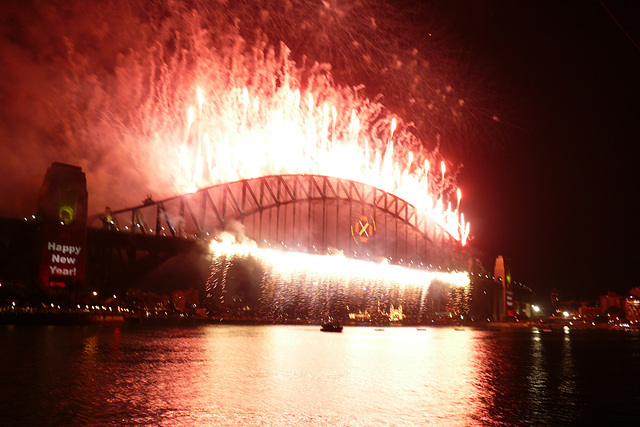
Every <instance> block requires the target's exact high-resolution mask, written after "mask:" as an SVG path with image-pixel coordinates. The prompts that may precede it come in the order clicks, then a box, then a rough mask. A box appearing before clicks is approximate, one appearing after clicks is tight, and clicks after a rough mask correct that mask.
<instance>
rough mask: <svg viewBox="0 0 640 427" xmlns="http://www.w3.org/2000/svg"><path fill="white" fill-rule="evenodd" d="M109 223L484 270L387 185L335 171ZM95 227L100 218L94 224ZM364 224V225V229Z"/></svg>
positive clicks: (198, 196) (175, 201)
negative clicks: (222, 234) (223, 234)
mask: <svg viewBox="0 0 640 427" xmlns="http://www.w3.org/2000/svg"><path fill="white" fill-rule="evenodd" d="M100 219H101V220H102V222H101V225H102V226H103V227H104V228H105V229H107V230H111V231H114V232H120V233H131V234H140V235H143V236H158V237H163V236H166V237H174V238H186V239H204V240H208V239H212V238H214V236H217V235H218V234H219V233H220V232H222V231H230V232H232V233H234V234H236V237H237V238H239V239H241V238H249V239H252V240H254V241H255V242H257V244H258V245H259V246H262V247H268V246H271V247H278V248H282V249H285V248H286V249H292V250H296V251H300V252H302V251H306V252H309V253H319V254H325V253H330V252H333V251H336V250H338V251H343V252H344V254H345V256H347V257H352V258H357V259H369V260H379V259H380V258H382V257H384V258H387V259H388V260H389V261H390V262H391V263H394V264H402V265H405V266H415V267H424V268H434V269H437V268H439V269H451V270H454V269H455V270H465V271H471V272H473V271H474V270H475V271H478V272H479V271H481V269H482V267H481V266H480V264H479V263H478V262H476V261H475V260H474V259H473V258H472V257H470V256H469V255H468V254H467V253H466V251H465V250H464V248H463V247H462V246H461V245H460V243H459V242H458V241H457V240H456V239H454V238H453V237H452V236H451V235H450V234H449V233H448V232H447V231H446V230H445V229H444V228H443V227H442V226H441V225H439V224H438V223H436V222H435V221H434V220H432V219H431V218H429V217H428V216H426V215H425V214H424V213H422V212H420V211H419V210H418V209H417V208H416V207H415V206H413V205H412V204H410V203H408V202H406V201H405V200H403V199H401V198H399V197H397V196H395V195H393V194H391V193H388V192H386V191H383V190H380V189H379V188H376V187H373V186H370V185H367V184H364V183H361V182H356V181H351V180H348V179H341V178H335V177H328V176H319V175H274V176H266V177H260V178H253V179H245V180H240V181H236V182H230V183H224V184H218V185H214V186H211V187H208V188H204V189H201V190H199V191H197V192H195V193H191V194H185V195H180V196H175V197H172V198H168V199H165V200H162V201H152V200H146V201H145V203H144V204H143V205H141V206H137V207H134V208H126V209H121V210H117V211H110V210H107V211H106V212H105V214H104V215H103V216H101V218H100ZM94 225H95V224H94ZM363 229H364V231H363Z"/></svg>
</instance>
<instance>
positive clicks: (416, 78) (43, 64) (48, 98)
mask: <svg viewBox="0 0 640 427" xmlns="http://www.w3.org/2000/svg"><path fill="white" fill-rule="evenodd" d="M231 3H233V4H231ZM393 11H394V9H393V8H391V7H389V6H385V5H384V3H380V2H363V3H359V4H358V5H350V2H344V3H342V2H323V3H321V2H319V3H317V4H316V3H309V2H296V1H290V2H285V3H283V4H282V5H280V4H279V3H275V2H274V4H270V3H269V4H268V5H267V6H263V7H262V9H257V7H256V6H253V3H252V2H246V3H244V2H229V4H227V3H226V2H220V3H219V4H214V5H212V4H211V3H210V2H206V3H204V2H203V3H201V4H200V3H198V2H172V3H166V2H155V3H152V2H146V1H145V2H142V1H141V2H139V3H136V2H133V3H132V2H120V1H111V2H101V3H99V4H93V3H87V2H80V1H78V2H73V1H71V2H70V1H59V2H55V1H53V2H48V3H47V4H31V5H24V4H21V3H19V2H3V4H2V5H1V6H0V17H1V18H0V19H2V27H1V28H2V31H3V33H2V37H1V39H0V58H1V59H2V62H3V64H5V66H3V67H1V69H0V73H2V74H1V75H0V95H1V96H2V99H3V100H4V101H6V102H2V103H1V105H0V109H1V110H0V111H1V114H0V115H1V116H2V117H3V121H2V123H0V140H1V141H2V144H1V145H0V158H2V159H3V160H2V162H3V164H2V166H3V181H4V182H3V185H2V186H1V190H0V191H2V194H1V197H2V200H3V202H4V203H3V204H2V208H1V209H2V212H1V213H2V214H8V215H15V214H18V213H20V214H23V213H28V212H31V211H32V210H33V207H34V206H35V199H36V197H37V189H38V187H39V186H40V184H41V183H42V177H43V174H44V171H45V170H46V168H47V166H48V165H49V164H50V163H51V162H52V161H62V162H67V163H71V164H78V165H80V166H82V167H83V169H84V171H85V172H86V173H87V175H88V186H89V194H90V211H91V212H97V211H101V210H102V209H103V207H104V206H106V205H110V206H114V207H122V206H131V205H134V204H139V203H140V201H141V199H142V198H143V197H144V195H146V194H149V193H151V194H153V195H154V198H161V197H166V196H170V195H172V194H174V193H179V192H182V191H184V190H185V186H186V187H189V186H190V185H192V184H193V181H194V180H193V178H194V177H198V181H199V184H200V185H201V186H204V185H207V184H209V183H214V182H219V181H220V180H224V179H225V178H226V177H225V173H227V172H229V173H232V172H230V171H229V170H227V169H225V168H229V167H230V166H233V165H228V164H227V165H217V166H219V167H217V168H216V169H214V170H215V173H216V174H218V175H213V174H211V171H210V170H209V175H208V176H207V173H206V171H205V169H204V167H203V166H202V165H198V163H197V162H195V161H194V160H193V158H194V152H195V155H196V156H198V155H199V156H203V157H204V158H205V159H206V161H212V159H214V158H216V157H218V156H221V155H223V154H224V153H221V152H220V150H224V147H225V144H224V142H225V140H227V139H228V138H232V137H234V135H233V132H235V131H237V130H238V129H240V130H242V129H244V130H245V131H251V130H250V129H249V128H248V127H246V126H245V127H243V126H242V123H241V121H242V119H243V116H242V112H243V109H246V111H247V113H249V112H250V111H251V110H250V109H252V108H254V110H253V113H256V114H257V116H256V117H257V118H258V119H260V118H263V116H260V114H264V112H265V111H276V112H278V113H283V114H286V113H287V111H291V110H287V109H282V108H280V107H282V106H283V105H284V104H286V103H288V102H290V99H289V98H288V97H290V96H291V94H292V93H294V94H295V93H296V92H295V90H296V89H298V90H299V91H300V94H301V96H302V97H303V98H304V96H305V94H307V95H308V94H311V95H312V96H313V100H314V101H313V103H314V105H315V106H316V107H317V108H318V109H319V110H320V111H322V109H323V108H324V107H323V106H324V105H331V106H333V107H334V108H337V109H339V111H337V112H336V113H333V111H331V112H329V113H328V116H326V117H331V118H335V119H333V121H334V122H341V123H342V128H338V130H337V131H335V126H336V125H335V124H332V127H331V129H330V131H331V135H330V136H331V138H337V137H340V138H343V137H344V138H346V137H348V136H349V135H352V134H353V133H354V132H356V130H355V129H354V127H353V126H351V124H352V123H353V121H351V117H352V114H351V112H352V111H356V112H357V119H358V123H359V129H360V130H359V131H358V132H357V133H358V134H359V140H360V141H362V140H364V138H365V137H367V142H368V145H366V146H365V147H363V150H366V151H368V152H369V153H371V158H372V162H373V159H374V157H375V155H374V154H373V153H379V154H380V155H382V153H384V152H385V150H387V148H388V147H387V146H386V143H387V139H388V132H389V129H390V121H391V118H392V115H391V114H389V112H388V111H387V110H386V109H385V107H384V106H383V105H382V103H380V102H378V101H377V100H371V99H370V98H369V96H370V95H371V92H366V91H367V90H369V91H371V90H373V91H376V90H378V89H379V90H381V91H385V89H386V90H388V91H389V92H393V93H395V94H396V95H395V96H396V98H397V96H399V95H398V94H402V96H405V97H414V98H415V99H414V102H413V103H414V104H420V105H423V107H421V109H419V110H420V111H429V112H430V113H429V114H424V115H421V117H424V119H423V120H425V121H426V122H428V123H427V125H425V126H420V129H421V130H420V131H419V132H418V131H416V132H418V133H420V134H421V135H426V136H427V137H428V138H426V139H424V140H418V139H417V138H416V137H415V135H414V133H413V132H412V130H416V129H417V128H416V127H411V126H410V124H408V123H401V124H400V125H399V126H398V129H397V130H396V131H395V134H394V140H395V142H394V143H393V148H394V150H395V154H396V156H395V159H394V160H395V161H396V162H397V161H400V162H408V161H407V160H406V159H408V158H409V151H410V150H412V151H414V152H415V153H416V159H415V160H413V161H412V163H413V165H414V166H413V167H414V169H415V168H416V167H420V168H426V167H425V166H424V165H425V163H424V160H426V159H428V158H437V155H435V154H433V152H424V151H423V147H425V146H430V147H432V148H435V147H437V145H438V144H439V139H438V136H440V135H442V134H444V133H445V131H446V130H447V129H448V128H456V127H457V126H458V125H459V120H460V117H461V115H463V114H464V111H465V109H466V108H467V107H466V106H465V103H464V102H461V99H460V98H459V97H457V96H456V95H455V90H454V88H453V87H452V86H451V84H449V83H448V82H447V81H446V79H445V78H444V77H443V76H444V74H443V72H442V69H440V68H439V65H438V63H437V61H434V58H428V59H425V57H424V56H422V55H423V52H417V51H415V50H413V49H407V48H406V46H404V47H403V46H402V45H401V43H399V42H398V40H400V39H401V38H400V37H397V36H395V35H394V33H397V32H398V31H397V30H398V27H397V26H398V25H399V24H398V23H399V22H402V19H401V18H402V17H401V16H399V15H397V14H394V13H391V12H393ZM384 16H391V18H384ZM43 29H44V30H45V31H43ZM256 29H258V30H256ZM280 40H283V41H284V42H285V43H286V45H285V44H280V43H279V41H280ZM287 46H289V47H291V48H292V49H294V52H292V53H291V54H289V48H288V47H287ZM336 52H340V53H339V54H338V53H336ZM305 58H306V59H305ZM411 58H413V60H411ZM292 59H295V60H296V62H294V61H293V60H292ZM314 60H323V61H331V62H333V64H334V67H333V69H332V67H331V66H329V65H326V64H322V63H316V62H315V61H314ZM412 61H413V62H412ZM442 63H448V61H442ZM429 64H431V65H429ZM427 68H428V69H429V73H428V78H426V77H425V74H422V73H421V72H420V71H421V70H422V71H424V70H426V69H427ZM442 68H446V66H445V67H442ZM334 76H338V77H335V78H338V79H339V80H340V83H341V84H342V85H338V84H336V82H335V81H334ZM380 76H382V77H380ZM410 76H412V77H413V78H407V77H410ZM362 82H365V83H366V84H367V86H368V87H369V89H367V88H363V87H357V88H349V87H347V86H345V84H347V83H349V84H359V83H362ZM380 82H385V83H384V84H381V83H380ZM406 82H411V83H410V84H408V85H407V83H406ZM393 84H395V86H390V85H393ZM385 85H386V86H385ZM388 86H390V87H388ZM197 88H201V89H202V91H203V95H204V96H206V104H203V102H202V101H200V96H199V94H198V92H197ZM285 89H286V90H285ZM289 89H291V90H289ZM245 90H246V92H245ZM245 93H246V95H245ZM417 94H420V95H419V96H417V97H416V95H417ZM396 98H393V97H387V100H389V101H391V103H392V104H393V103H395V105H401V104H403V102H402V99H396ZM254 99H258V100H259V103H258V105H257V106H256V104H255V103H254V104H252V105H249V103H244V104H243V102H245V101H246V100H254ZM403 99H404V98H403ZM300 102H301V103H302V104H304V102H305V100H304V99H302V100H301V101H300ZM410 104H412V103H411V102H407V103H406V105H410ZM406 105H405V109H408V108H409V107H407V106H406ZM194 106H195V110H194V111H193V112H192V113H191V117H192V118H191V119H190V118H189V113H188V111H189V108H190V107H191V108H194ZM255 108H257V109H258V110H257V112H256V110H255ZM407 111H408V110H407ZM400 112H406V111H400ZM408 116H411V114H408ZM198 117H200V120H198V119H197V118H198ZM203 117H205V118H206V121H205V120H202V118H203ZM314 117H316V118H318V117H322V115H321V114H320V115H316V116H314ZM447 117H449V118H450V119H451V120H448V119H447ZM454 118H455V119H454ZM205 122H206V126H208V127H209V128H210V129H206V131H207V135H205V129H204V127H205ZM319 127H320V129H321V130H322V122H321V123H320V126H319ZM212 129H213V130H212ZM425 129H430V131H425ZM266 137H267V136H264V138H265V139H266ZM207 138H209V139H210V140H211V141H212V145H214V146H215V147H216V149H217V150H218V151H217V152H213V151H209V152H208V151H207V148H206V144H204V143H203V141H205V140H206V139H207ZM344 138H343V139H344ZM263 142H264V140H263V141H259V142H258V143H257V145H261V144H262V143H263ZM360 144H361V143H360ZM254 148H255V147H254ZM290 148H295V149H297V150H304V149H305V148H304V147H290ZM183 153H184V154H183ZM313 160H315V159H313V157H310V161H313ZM434 161H437V160H434ZM416 165H419V166H416ZM235 172H237V171H235ZM235 172H233V173H235ZM185 176H186V177H185ZM453 177H454V175H453V174H452V175H451V178H453ZM445 185H446V186H447V187H448V188H447V191H455V187H454V186H453V184H452V183H450V182H449V183H444V182H443V183H442V186H445ZM16 188H19V189H20V191H19V192H16V191H15V189H16ZM451 200H454V197H451ZM442 203H443V204H444V205H445V206H446V203H447V201H446V200H443V201H442ZM443 210H444V208H443Z"/></svg>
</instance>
